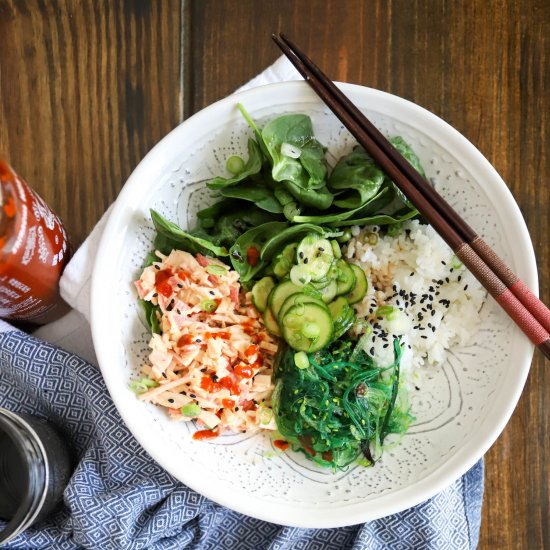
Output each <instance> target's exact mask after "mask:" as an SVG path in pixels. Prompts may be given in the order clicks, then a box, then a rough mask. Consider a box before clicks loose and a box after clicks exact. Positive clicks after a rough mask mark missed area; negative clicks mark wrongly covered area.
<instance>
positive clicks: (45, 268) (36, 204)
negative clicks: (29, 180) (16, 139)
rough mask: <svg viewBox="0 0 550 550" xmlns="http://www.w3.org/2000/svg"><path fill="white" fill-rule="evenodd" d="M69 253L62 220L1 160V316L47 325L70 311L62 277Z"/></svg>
mask: <svg viewBox="0 0 550 550" xmlns="http://www.w3.org/2000/svg"><path fill="white" fill-rule="evenodd" d="M69 255H70V247H69V242H68V239H67V234H66V232H65V229H64V227H63V224H62V222H61V220H60V219H59V218H58V217H57V216H56V215H55V214H54V213H53V212H52V211H51V210H50V208H49V207H48V206H47V205H46V203H45V202H44V201H43V200H42V199H41V198H40V197H39V196H38V195H37V194H36V193H35V192H34V191H32V189H30V187H29V186H28V185H27V184H26V183H25V182H24V181H23V180H22V179H21V178H20V177H19V176H18V175H17V174H16V173H15V172H14V171H13V170H12V169H11V167H10V166H9V165H8V164H7V163H6V162H4V161H2V160H0V318H4V319H13V320H19V321H31V322H33V323H38V324H44V323H48V322H50V321H54V320H55V319H57V318H59V317H61V316H62V315H64V314H65V313H67V312H68V311H69V309H70V308H69V306H67V304H65V302H64V301H63V300H62V299H61V296H60V294H59V278H60V277H61V273H62V271H63V268H64V267H65V264H66V263H67V261H68V259H69Z"/></svg>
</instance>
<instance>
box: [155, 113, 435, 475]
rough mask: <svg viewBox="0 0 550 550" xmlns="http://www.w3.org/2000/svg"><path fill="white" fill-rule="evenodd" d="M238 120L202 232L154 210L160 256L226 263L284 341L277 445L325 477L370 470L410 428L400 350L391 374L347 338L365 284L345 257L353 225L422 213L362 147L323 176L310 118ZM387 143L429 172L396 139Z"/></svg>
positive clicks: (275, 405)
mask: <svg viewBox="0 0 550 550" xmlns="http://www.w3.org/2000/svg"><path fill="white" fill-rule="evenodd" d="M239 109H240V110H241V112H242V114H243V116H244V117H245V119H246V120H247V122H248V124H249V125H250V127H251V129H252V133H253V137H250V138H249V139H248V155H247V158H241V157H237V156H232V157H230V158H228V159H227V163H226V168H227V172H228V174H227V175H226V176H224V177H222V176H218V177H215V178H214V179H212V180H211V181H210V182H208V183H207V186H208V188H209V189H211V190H212V191H213V194H214V196H215V200H216V202H214V204H213V205H212V206H210V207H208V208H205V209H203V210H201V211H200V212H199V213H198V224H197V227H195V228H193V229H191V230H189V231H184V230H182V229H181V228H180V227H178V226H177V225H176V224H174V223H172V222H171V221H169V220H166V219H165V218H163V217H162V216H161V215H160V214H159V213H158V212H155V211H152V212H151V215H152V219H153V223H154V225H155V229H156V238H155V242H154V246H155V249H156V250H158V251H159V252H161V253H162V254H165V255H167V254H169V253H170V252H171V251H172V250H174V249H176V250H183V251H186V252H190V253H192V254H200V255H204V256H210V257H214V258H216V259H217V260H221V261H222V262H224V263H225V264H226V265H227V266H228V267H230V268H233V269H234V270H235V271H237V272H238V274H239V282H240V284H241V285H242V287H243V288H244V289H246V290H247V291H250V292H251V299H252V303H253V304H254V306H255V308H256V309H257V310H258V312H259V313H260V314H261V317H262V319H263V323H264V325H265V327H266V328H267V330H268V331H269V332H270V333H271V334H272V335H274V336H277V337H278V338H279V349H278V352H277V355H276V358H275V362H274V368H273V382H274V384H275V389H274V391H273V394H272V396H271V407H272V409H273V412H274V416H275V421H276V425H277V430H278V433H277V435H276V437H275V438H274V439H276V440H277V442H278V445H277V446H278V447H279V448H286V447H288V446H290V447H291V448H292V449H294V450H295V451H300V452H302V453H303V454H304V455H305V456H306V457H308V458H309V459H311V460H313V461H314V462H316V463H317V464H319V465H321V466H327V467H332V468H343V467H346V466H348V465H349V464H351V463H353V462H357V461H358V462H359V463H361V464H363V465H371V464H373V463H374V462H375V460H376V458H377V457H378V456H380V454H381V452H382V447H383V445H384V442H385V439H386V437H387V436H388V435H389V434H402V433H404V432H405V431H406V429H407V428H408V426H409V424H410V421H411V419H412V417H411V415H410V414H409V411H408V406H407V396H406V391H405V388H404V385H403V384H400V382H401V380H400V360H401V355H402V350H401V343H400V341H399V339H397V338H396V339H395V340H393V342H390V345H392V346H393V350H394V362H393V364H392V365H390V366H386V367H384V368H381V367H379V366H378V365H376V364H375V363H374V360H373V359H372V357H371V356H369V355H368V354H367V353H366V352H365V351H364V350H363V349H362V347H363V346H362V342H361V339H359V340H356V339H354V338H353V337H352V335H351V334H352V332H350V329H351V328H352V327H353V326H354V325H355V324H356V323H361V322H364V321H362V320H358V319H357V318H356V312H355V309H354V304H358V303H360V302H361V301H362V300H363V298H364V297H365V295H366V293H367V290H368V281H367V278H366V276H365V273H364V272H363V270H362V269H361V268H360V267H359V266H358V265H355V264H353V263H350V262H348V261H347V260H346V259H345V258H344V255H343V254H342V249H341V247H342V246H345V244H346V242H347V241H348V240H349V239H350V238H351V232H350V228H351V226H365V225H377V226H381V227H383V228H385V230H387V231H390V232H398V231H399V230H400V224H401V223H402V222H404V221H405V220H409V219H412V218H414V217H416V216H418V212H417V210H416V209H415V208H414V207H413V206H412V205H411V204H410V203H409V202H408V200H407V199H406V198H405V197H404V196H403V195H402V194H401V192H400V191H399V190H398V189H397V188H396V186H395V185H394V183H393V182H392V181H391V180H390V179H389V178H388V176H387V175H386V174H385V173H384V172H383V171H382V170H381V169H380V168H379V167H378V166H377V165H376V163H375V162H374V161H373V160H372V158H371V157H370V156H369V155H368V154H367V153H366V152H365V151H364V150H363V149H362V148H361V147H356V148H354V149H353V151H351V152H350V153H349V154H347V155H345V156H343V157H342V158H340V159H339V160H338V162H337V163H336V165H335V166H334V167H333V168H330V167H329V166H328V163H327V160H326V149H325V147H323V145H321V143H319V141H317V139H316V138H315V136H314V133H313V127H312V122H311V119H310V118H309V117H308V116H307V115H304V114H288V115H282V116H279V117H277V118H275V119H273V120H271V121H269V122H268V123H267V124H265V126H263V128H262V129H260V128H259V127H258V126H257V125H256V123H255V122H254V121H253V120H251V118H250V116H249V115H248V114H247V113H246V111H245V110H244V108H243V107H242V106H240V105H239ZM390 141H391V142H392V144H393V145H394V146H395V147H396V148H397V149H398V150H399V151H400V152H401V154H402V155H403V156H405V158H407V160H408V161H409V162H410V163H411V164H412V166H414V167H415V168H416V169H417V170H418V171H419V172H420V173H422V174H423V173H424V172H423V170H422V167H421V166H420V162H419V160H418V157H417V156H416V154H415V153H414V151H413V150H412V149H411V148H410V146H409V145H408V144H407V143H406V142H405V141H404V140H403V139H402V138H401V137H393V138H391V139H390ZM146 308H147V310H146V314H147V319H148V322H149V324H150V326H151V329H152V331H153V332H156V333H159V332H161V331H162V328H161V325H160V324H159V322H158V319H159V316H158V312H157V309H156V308H158V306H152V305H151V304H150V303H148V304H146ZM390 309H392V308H390ZM383 313H384V312H381V314H383ZM390 349H391V348H390Z"/></svg>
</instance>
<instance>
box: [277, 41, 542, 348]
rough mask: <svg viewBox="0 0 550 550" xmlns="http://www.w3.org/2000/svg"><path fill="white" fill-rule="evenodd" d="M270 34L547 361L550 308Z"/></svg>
mask: <svg viewBox="0 0 550 550" xmlns="http://www.w3.org/2000/svg"><path fill="white" fill-rule="evenodd" d="M272 37H273V40H274V42H275V43H276V44H277V46H279V48H280V49H281V50H282V51H283V53H284V54H285V55H286V56H287V57H288V59H289V60H290V62H291V63H292V64H293V65H294V66H295V67H296V69H298V71H299V72H300V73H301V74H302V76H303V77H304V78H305V80H306V82H307V83H308V84H309V85H310V86H311V87H312V88H313V90H314V91H315V92H316V93H317V95H318V96H319V97H320V98H321V99H322V100H323V101H324V103H326V105H327V106H328V107H329V108H330V109H331V110H332V112H333V113H334V114H335V115H336V116H337V117H338V118H339V119H340V121H341V122H342V123H343V124H344V126H345V127H346V128H347V129H348V130H349V131H350V133H351V134H352V135H353V136H354V137H355V139H357V141H358V142H359V144H360V145H361V146H362V147H363V148H364V149H365V150H366V151H367V152H368V153H369V154H370V155H371V156H372V158H373V159H374V160H375V161H376V162H377V163H378V164H379V165H380V166H381V167H382V169H383V170H384V171H385V172H386V173H387V174H388V176H389V177H390V178H391V179H392V180H393V182H394V183H395V184H396V185H397V187H399V189H400V190H401V191H402V192H403V193H404V194H405V196H406V197H407V198H408V199H409V200H410V201H411V203H412V204H414V206H415V207H416V208H417V210H418V211H419V212H420V214H422V216H423V217H424V218H425V219H426V220H427V221H428V222H429V223H430V224H431V225H432V226H433V227H434V229H435V230H436V231H437V233H439V235H440V236H441V237H442V238H443V239H444V240H445V242H446V243H447V244H448V245H449V246H450V248H451V249H452V250H453V251H454V253H455V254H456V256H457V257H458V258H459V259H460V260H461V261H462V263H463V264H464V265H465V266H466V267H467V268H468V269H469V270H470V271H471V272H472V274H473V275H474V276H475V277H476V278H477V279H478V281H479V282H480V283H481V284H482V285H483V286H484V287H485V288H486V290H487V291H488V292H489V294H491V296H493V298H495V300H496V301H497V303H498V304H499V305H500V306H501V307H502V308H503V309H504V310H505V311H506V313H508V315H509V316H510V317H511V318H512V319H513V321H514V322H515V323H516V324H517V325H518V327H519V328H520V329H521V330H522V331H523V332H524V333H525V334H526V335H527V336H528V338H529V339H530V340H531V341H532V342H533V343H534V344H535V345H536V346H537V347H538V348H539V349H540V350H541V351H542V353H543V354H544V355H545V356H546V357H547V358H549V359H550V334H549V333H550V310H549V309H548V308H547V307H546V306H545V305H544V304H543V303H542V302H541V301H540V300H539V299H538V298H537V297H536V296H535V295H534V294H533V293H532V292H531V290H530V289H529V288H528V287H527V285H526V284H525V283H523V281H521V280H520V279H519V277H517V276H516V275H515V274H514V273H513V272H512V270H511V269H510V268H509V267H508V266H507V265H506V264H505V263H504V261H503V260H502V259H501V258H500V257H499V256H498V255H497V254H496V253H495V251H494V250H492V248H491V247H490V246H489V245H488V244H487V243H486V242H485V241H484V240H483V239H482V238H481V237H480V236H479V235H478V234H477V233H476V232H475V231H474V230H473V229H472V228H471V227H470V226H469V225H468V224H467V223H466V222H465V221H464V220H463V219H462V218H461V217H460V216H459V215H458V213H457V212H456V211H455V210H454V209H453V208H452V207H451V205H449V204H448V203H447V201H445V199H444V198H443V197H442V196H441V195H439V194H438V193H437V191H435V189H434V188H433V187H432V186H431V185H430V184H429V183H428V182H427V181H426V180H425V179H424V178H423V177H422V176H421V175H420V174H419V173H418V172H417V171H416V170H415V169H414V168H413V167H412V166H411V165H410V163H409V162H408V161H407V160H406V159H405V158H404V157H403V156H402V155H401V154H400V153H399V152H398V151H397V150H396V149H395V148H394V147H393V145H392V144H391V143H390V142H389V141H388V140H387V139H386V138H385V137H384V136H383V135H382V134H381V133H380V132H379V131H378V129H377V128H376V127H375V126H374V125H373V124H372V123H371V122H370V121H369V120H368V119H367V117H366V116H365V115H364V114H363V113H361V111H359V109H358V108H357V107H356V106H355V105H354V104H353V103H352V102H351V101H350V99H349V98H348V97H346V96H345V94H344V93H342V91H341V90H339V89H338V88H337V87H336V85H335V84H334V83H333V82H332V81H331V80H330V79H329V78H328V77H327V76H326V75H325V74H324V73H323V72H322V71H321V69H319V68H318V67H317V66H316V65H315V64H314V63H313V61H311V60H310V59H309V58H308V57H307V56H306V55H305V54H304V53H303V52H302V51H301V50H300V49H299V48H298V47H297V46H296V45H295V44H294V43H293V42H292V41H291V40H289V39H288V38H287V37H285V36H284V35H283V34H279V35H275V34H274V35H273V36H272Z"/></svg>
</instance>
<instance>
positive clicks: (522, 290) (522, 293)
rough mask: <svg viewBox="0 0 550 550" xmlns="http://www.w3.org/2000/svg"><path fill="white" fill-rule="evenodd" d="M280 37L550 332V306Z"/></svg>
mask: <svg viewBox="0 0 550 550" xmlns="http://www.w3.org/2000/svg"><path fill="white" fill-rule="evenodd" d="M280 39H281V40H282V41H283V42H284V43H285V44H286V45H287V46H288V47H289V48H290V49H291V50H292V52H293V53H294V54H295V55H296V57H297V58H298V59H299V60H300V61H301V62H302V63H303V64H304V66H305V67H306V68H307V69H308V70H309V71H310V72H311V73H312V74H313V75H315V77H316V78H317V80H318V81H319V82H320V83H322V85H323V86H324V87H325V88H327V89H330V91H331V93H332V95H333V96H334V97H335V98H336V99H337V100H338V101H339V102H340V103H342V104H345V105H346V107H347V110H348V112H349V113H350V114H351V115H352V117H353V118H354V119H355V120H356V122H357V123H358V124H359V125H360V126H361V127H362V128H363V129H364V130H365V131H366V132H367V133H368V134H369V136H370V137H371V138H372V140H373V141H374V142H375V143H376V144H377V145H378V147H379V148H380V149H382V151H384V153H385V154H386V155H387V156H389V157H390V158H391V159H392V160H393V161H394V163H395V164H396V165H397V166H398V168H399V169H400V170H401V171H402V172H403V173H404V174H405V175H406V176H407V178H408V179H409V180H410V181H412V182H413V183H414V185H415V186H416V187H417V188H418V189H419V190H420V191H421V192H422V193H423V194H424V195H425V196H426V197H427V198H428V200H429V201H430V202H431V203H432V204H434V205H435V207H436V208H437V209H438V210H439V212H441V213H442V214H443V215H444V217H445V219H446V220H447V221H448V222H449V223H450V224H451V225H452V226H453V227H454V228H455V230H456V232H457V233H458V234H459V235H460V236H461V237H462V238H463V240H464V241H465V242H466V243H468V244H469V245H470V246H471V248H472V249H473V250H475V251H476V253H477V254H478V255H479V256H480V257H481V258H482V260H483V261H484V262H485V263H486V264H487V265H488V266H489V267H490V268H491V269H492V270H493V271H494V273H495V274H496V275H497V276H498V277H499V279H500V280H501V281H502V282H503V283H504V284H505V285H506V287H507V288H509V289H510V291H511V292H512V294H514V295H515V296H516V298H518V299H519V300H520V302H521V303H522V304H523V305H524V306H525V307H526V308H527V309H529V310H530V311H531V313H532V314H533V316H534V317H535V318H536V319H537V321H538V322H539V323H540V324H541V325H542V326H543V327H544V328H545V329H546V331H547V332H549V333H550V309H548V308H547V307H546V306H545V305H544V304H543V303H542V302H541V301H540V300H539V299H538V298H537V297H536V296H535V295H534V294H533V293H532V292H531V290H530V289H529V287H528V286H527V285H526V284H525V283H524V282H523V281H522V280H521V279H520V278H519V277H518V276H517V275H515V274H514V272H513V271H512V270H511V269H510V268H509V267H508V266H507V265H506V263H505V262H504V261H503V260H502V259H501V258H500V257H499V256H498V255H497V254H496V253H495V251H494V250H493V249H492V248H491V247H490V246H489V245H488V244H487V243H486V242H485V240H484V239H483V238H482V237H481V236H480V235H478V234H477V233H476V232H475V231H474V229H472V227H470V225H468V223H467V222H466V221H465V220H464V219H462V218H461V217H460V216H459V214H458V213H457V212H456V211H455V210H454V209H453V207H452V206H451V205H450V204H449V203H448V202H447V201H446V200H445V199H444V198H443V197H442V196H441V195H439V193H437V192H436V191H435V189H434V188H433V187H432V186H431V185H430V184H429V183H428V182H427V181H426V179H425V178H423V177H422V176H421V175H420V174H419V173H418V172H417V171H416V170H415V169H414V168H413V167H412V166H411V164H410V163H409V162H408V161H407V160H406V159H405V158H404V157H403V156H402V155H401V154H400V153H399V152H398V151H397V150H396V149H395V147H394V146H393V145H392V144H391V143H390V142H389V141H388V140H387V139H386V137H385V136H384V135H383V134H382V133H381V132H380V131H379V130H378V128H376V126H374V124H372V123H371V122H370V120H368V118H367V117H365V116H364V115H363V114H362V113H361V111H359V109H358V108H357V107H356V106H355V105H354V104H353V103H352V102H351V101H349V99H347V98H346V97H345V95H344V94H343V93H342V92H341V90H340V89H339V88H338V87H336V86H335V85H334V83H333V82H332V81H331V80H330V79H329V78H328V77H327V76H326V75H325V74H324V73H323V72H322V71H321V69H319V67H317V65H315V63H314V62H313V61H311V59H309V58H308V57H307V56H306V55H305V54H304V53H303V52H302V51H301V50H300V49H299V48H298V47H297V46H296V45H295V44H294V43H293V42H292V41H291V40H290V39H289V38H287V37H286V36H285V35H283V34H281V35H280Z"/></svg>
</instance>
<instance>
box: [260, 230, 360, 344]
mask: <svg viewBox="0 0 550 550" xmlns="http://www.w3.org/2000/svg"><path fill="white" fill-rule="evenodd" d="M271 268H272V269H271V271H272V273H273V276H272V277H264V278H263V279H260V280H259V281H258V282H257V283H256V284H255V285H254V287H253V288H252V302H253V304H254V305H255V307H256V309H258V311H259V312H260V313H261V314H262V316H263V320H264V324H265V326H266V328H267V329H268V330H269V331H270V332H271V333H272V334H275V335H276V336H282V337H283V338H284V339H285V341H286V342H287V344H288V345H289V346H290V347H291V348H293V349H295V350H296V351H304V352H307V353H311V352H315V351H318V350H320V349H322V348H324V347H325V346H327V345H328V344H330V343H331V342H332V341H334V340H336V339H338V338H340V337H341V336H342V335H343V334H344V333H345V332H346V331H347V330H348V329H349V328H350V327H351V326H352V325H353V323H354V322H355V311H354V309H353V307H351V306H352V304H355V303H358V302H360V301H361V300H362V299H363V297H364V296H365V294H366V293H367V288H368V283H367V278H366V276H365V273H364V272H363V270H362V269H361V268H360V267H359V266H357V265H354V264H350V263H348V262H346V261H345V260H344V259H343V258H342V252H341V250H340V245H339V244H338V242H337V241H335V240H329V239H327V238H325V237H323V236H322V235H318V234H313V233H312V234H309V235H306V237H304V238H303V239H302V240H301V241H299V242H297V243H291V244H288V245H286V246H285V248H284V249H283V250H282V251H281V252H280V253H279V254H278V255H276V256H275V257H274V259H273V261H272V264H271Z"/></svg>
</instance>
